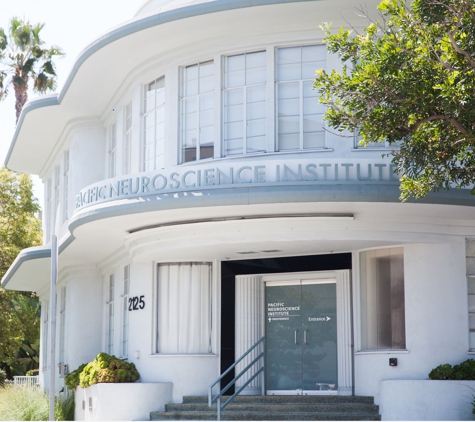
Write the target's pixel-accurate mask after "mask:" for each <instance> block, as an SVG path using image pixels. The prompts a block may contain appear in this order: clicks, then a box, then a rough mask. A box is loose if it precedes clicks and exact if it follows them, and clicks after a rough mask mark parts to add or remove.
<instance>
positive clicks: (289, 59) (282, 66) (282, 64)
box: [276, 45, 326, 151]
mask: <svg viewBox="0 0 475 422" xmlns="http://www.w3.org/2000/svg"><path fill="white" fill-rule="evenodd" d="M325 62H326V49H325V46H323V45H322V46H315V45H312V46H303V47H288V48H279V49H278V50H277V78H276V81H277V93H276V95H277V113H276V114H277V116H276V120H277V145H278V147H277V149H278V150H279V151H285V150H299V149H300V150H301V149H309V148H324V147H325V131H324V128H323V126H324V125H323V113H324V111H325V110H324V107H323V106H322V105H321V104H320V103H319V101H318V95H317V91H316V90H313V89H312V85H313V79H314V78H315V71H316V70H317V69H321V68H322V67H325Z"/></svg>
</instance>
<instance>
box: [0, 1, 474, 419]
mask: <svg viewBox="0 0 475 422" xmlns="http://www.w3.org/2000/svg"><path fill="white" fill-rule="evenodd" d="M367 3H368V4H367V8H368V9H369V10H372V9H374V8H375V6H376V4H377V3H378V1H374V0H370V1H369V2H367ZM359 4H360V3H359V2H357V1H353V0H331V1H330V0H322V1H315V0H309V1H295V0H250V1H244V0H212V1H201V0H196V1H187V0H168V1H167V0H150V1H148V2H147V3H146V4H145V5H144V6H143V7H142V8H141V9H140V10H139V11H138V12H137V14H136V16H135V17H134V18H133V19H132V20H131V21H129V22H127V23H125V24H124V25H122V26H120V27H117V28H115V29H114V30H112V31H111V32H109V33H107V34H106V35H104V36H103V37H101V38H99V39H98V40H96V41H95V42H94V43H92V44H90V45H89V46H88V47H87V48H86V49H85V50H84V51H83V52H82V53H81V55H80V56H79V58H78V60H77V62H76V64H75V66H74V68H73V70H72V72H71V74H70V76H69V78H68V80H67V83H66V84H65V86H64V88H63V89H62V91H61V92H60V93H59V94H57V95H52V96H47V97H43V98H40V99H36V100H33V101H31V102H29V103H28V104H27V105H26V106H25V108H24V110H23V112H22V115H21V118H20V121H19V124H18V128H17V131H16V133H15V136H14V139H13V141H12V144H11V148H10V151H9V154H8V157H7V159H6V165H7V167H8V168H10V169H12V170H16V171H20V172H25V173H30V174H37V175H39V176H40V177H41V179H42V180H43V182H44V184H45V210H44V223H43V230H44V246H42V247H38V248H30V249H26V250H24V251H22V252H21V253H20V255H19V256H18V258H17V259H16V261H15V263H14V264H13V265H12V267H11V268H10V270H9V271H8V273H7V274H6V276H5V277H4V279H3V280H2V285H3V286H4V287H6V288H7V289H15V290H28V291H30V290H32V291H35V292H37V293H38V295H39V297H40V298H41V302H42V331H41V333H42V334H41V344H42V347H43V350H46V349H47V345H48V319H49V316H48V311H47V310H48V306H47V305H48V300H49V283H50V256H51V248H50V246H51V245H50V238H51V234H52V232H53V230H54V228H55V226H56V227H58V238H59V249H60V255H59V281H58V287H57V291H58V294H57V298H58V301H57V303H58V305H57V319H58V324H57V336H58V363H61V364H67V365H68V367H69V369H70V370H73V369H75V368H76V367H78V366H79V365H80V364H82V363H85V362H88V361H90V360H92V359H93V358H94V357H95V356H96V355H97V353H99V352H101V351H104V352H108V353H111V354H115V355H117V356H120V357H122V358H127V359H128V360H129V361H132V362H134V363H135V365H136V366H137V368H138V370H139V372H140V374H141V381H142V382H144V383H149V382H150V383H152V382H153V383H155V382H170V383H172V398H171V401H173V402H177V403H178V402H181V400H182V398H183V396H185V395H205V394H207V389H208V386H209V385H210V384H211V383H212V382H213V381H214V380H215V379H216V378H217V377H218V376H219V375H220V374H221V373H222V372H223V371H224V370H225V369H226V368H227V367H228V366H229V365H230V364H232V363H233V362H234V360H235V359H237V358H238V357H239V356H241V354H242V353H243V352H245V351H246V350H247V349H248V348H249V347H250V346H251V345H252V344H254V343H255V342H256V341H257V340H258V339H259V338H260V337H261V336H266V366H265V368H266V369H265V371H266V376H265V389H266V392H267V394H316V393H318V394H338V395H369V396H374V397H375V401H376V403H379V404H381V412H382V416H383V418H385V417H390V413H389V412H390V410H388V409H389V407H390V405H392V404H395V403H396V398H400V397H402V396H398V395H397V394H403V393H404V392H403V393H401V392H399V393H397V394H396V393H394V391H395V390H394V389H391V388H392V387H391V385H394V386H395V387H394V388H400V387H401V385H406V384H401V383H402V382H406V381H407V380H425V379H427V376H428V373H429V371H430V370H431V369H433V368H434V367H436V366H437V365H439V364H442V363H452V364H456V363H460V362H462V361H464V360H466V359H468V358H469V357H470V356H471V355H472V353H473V352H472V350H475V335H474V334H472V331H475V319H474V315H475V313H474V314H472V313H471V312H475V302H474V301H473V300H472V299H473V298H474V297H475V288H474V287H473V286H472V284H473V283H474V282H473V281H471V280H474V279H470V278H467V276H466V274H467V273H469V274H475V258H469V259H467V262H468V267H467V265H466V257H467V256H469V257H474V256H475V245H474V243H473V242H470V241H468V243H467V239H471V238H475V208H474V206H475V198H474V197H472V196H471V195H470V193H469V191H468V190H450V191H441V192H438V193H436V194H431V195H429V196H428V197H427V198H425V199H424V200H420V201H417V202H409V203H401V202H400V201H399V200H398V196H399V190H398V176H397V175H395V174H394V167H393V166H392V164H391V162H390V158H388V157H382V155H383V154H385V153H388V152H390V150H389V148H387V146H386V145H384V144H376V145H372V146H370V147H368V148H364V149H362V148H360V147H359V146H358V144H357V141H356V140H355V139H354V138H353V137H350V136H348V137H346V138H342V137H340V136H337V135H335V134H333V133H332V132H331V131H326V130H325V129H324V127H323V126H324V124H323V123H322V113H323V111H324V109H323V107H322V106H320V105H319V104H318V101H317V99H316V95H317V94H316V92H315V91H313V90H312V89H311V87H312V80H313V78H314V72H315V70H316V69H319V68H325V69H327V70H331V69H341V63H340V62H339V60H338V58H337V57H335V56H334V55H331V54H329V53H328V52H327V51H326V47H325V45H322V43H321V40H322V36H323V33H322V31H321V30H320V29H319V28H318V25H319V23H320V22H323V21H329V22H333V23H334V26H335V27H336V28H338V27H339V26H340V25H346V26H347V25H348V23H350V24H352V25H354V26H355V27H356V28H362V27H364V26H365V25H366V24H367V21H366V19H364V18H361V17H358V15H357V14H355V13H354V11H355V8H356V7H358V6H359ZM466 245H468V247H466ZM42 356H43V357H42V362H41V379H42V383H43V384H44V385H48V374H49V371H48V367H49V361H48V356H47V354H45V353H43V354H42ZM289 356H292V357H291V358H290V357H289ZM389 358H397V366H390V365H389ZM236 373H237V372H236ZM386 380H393V381H394V380H399V381H400V383H399V384H398V382H396V381H394V382H393V384H391V383H389V384H385V382H386ZM56 385H57V388H58V389H60V388H62V387H63V379H62V378H58V380H57V382H56ZM411 385H412V384H411ZM260 388H261V379H260V378H256V380H255V381H254V382H253V383H251V384H250V386H249V387H248V388H247V389H246V393H248V394H251V393H257V392H258V391H260ZM411 388H412V387H411ZM403 390H405V391H406V392H407V391H412V390H410V389H409V387H407V388H406V387H404V388H403ZM398 391H399V390H398ZM388 406H389V407H388ZM385 409H386V410H385ZM385 411H387V412H388V413H387V414H386V415H385ZM388 415H389V416H388ZM459 417H460V416H459Z"/></svg>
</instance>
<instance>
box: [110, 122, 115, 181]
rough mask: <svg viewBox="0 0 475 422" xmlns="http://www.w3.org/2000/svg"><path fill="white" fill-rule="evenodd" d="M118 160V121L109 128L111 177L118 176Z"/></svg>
mask: <svg viewBox="0 0 475 422" xmlns="http://www.w3.org/2000/svg"><path fill="white" fill-rule="evenodd" d="M116 160H117V123H116V122H114V124H112V125H111V127H110V128H109V177H115V176H116Z"/></svg>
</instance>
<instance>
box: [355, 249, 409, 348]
mask: <svg viewBox="0 0 475 422" xmlns="http://www.w3.org/2000/svg"><path fill="white" fill-rule="evenodd" d="M360 287H361V347H362V349H363V350H372V349H405V348H406V323H405V306H404V254H403V248H390V249H378V250H373V251H367V252H362V253H361V254H360Z"/></svg>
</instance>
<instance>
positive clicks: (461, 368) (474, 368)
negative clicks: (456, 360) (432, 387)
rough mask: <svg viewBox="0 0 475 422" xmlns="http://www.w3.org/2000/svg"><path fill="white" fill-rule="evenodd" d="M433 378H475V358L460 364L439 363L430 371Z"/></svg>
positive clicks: (469, 379)
mask: <svg viewBox="0 0 475 422" xmlns="http://www.w3.org/2000/svg"><path fill="white" fill-rule="evenodd" d="M429 378H430V379H431V380H465V381H472V380H475V360H473V359H467V360H466V361H465V362H462V363H460V364H458V365H455V366H452V365H450V364H449V363H446V364H444V365H439V366H438V367H437V368H434V369H433V370H432V371H430V373H429Z"/></svg>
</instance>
